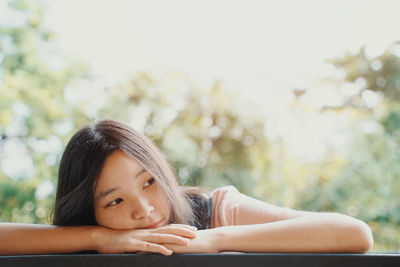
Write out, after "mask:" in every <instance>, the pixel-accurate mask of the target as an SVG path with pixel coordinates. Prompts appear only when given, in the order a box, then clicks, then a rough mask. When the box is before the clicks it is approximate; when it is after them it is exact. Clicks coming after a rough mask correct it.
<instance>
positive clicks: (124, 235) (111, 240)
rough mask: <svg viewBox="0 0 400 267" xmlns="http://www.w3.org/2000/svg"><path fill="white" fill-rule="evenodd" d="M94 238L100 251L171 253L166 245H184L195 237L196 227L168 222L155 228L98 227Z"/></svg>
mask: <svg viewBox="0 0 400 267" xmlns="http://www.w3.org/2000/svg"><path fill="white" fill-rule="evenodd" d="M98 230H99V231H95V234H94V236H93V237H94V240H95V244H96V250H97V251H98V252H100V253H124V252H153V253H160V254H164V255H171V254H172V250H170V249H168V248H167V247H166V245H177V246H181V247H185V246H187V245H188V244H189V241H190V239H192V238H195V237H196V230H197V229H196V228H195V227H192V226H189V225H184V224H170V225H166V226H163V227H160V228H156V229H136V230H113V229H108V228H103V227H101V228H98Z"/></svg>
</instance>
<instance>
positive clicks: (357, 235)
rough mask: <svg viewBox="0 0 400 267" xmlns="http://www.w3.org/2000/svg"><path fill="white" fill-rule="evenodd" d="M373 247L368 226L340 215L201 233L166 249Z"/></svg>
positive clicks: (356, 249)
mask: <svg viewBox="0 0 400 267" xmlns="http://www.w3.org/2000/svg"><path fill="white" fill-rule="evenodd" d="M372 244H373V238H372V234H371V230H370V229H369V227H368V226H367V225H366V224H365V223H363V222H361V221H359V220H356V219H354V218H351V217H348V216H345V215H342V214H337V213H313V214H311V215H306V216H301V217H297V218H292V219H287V220H283V221H275V222H270V223H262V224H251V225H232V226H222V227H217V228H213V229H209V230H203V231H198V232H197V237H196V238H195V239H193V240H190V243H189V246H185V247H183V246H179V245H166V246H167V247H168V248H170V249H172V250H173V251H174V252H176V253H217V252H223V251H241V252H293V253H296V252H300V253H302V252H309V253H310V252H315V253H321V252H326V253H365V252H366V251H368V250H369V249H370V248H371V247H372Z"/></svg>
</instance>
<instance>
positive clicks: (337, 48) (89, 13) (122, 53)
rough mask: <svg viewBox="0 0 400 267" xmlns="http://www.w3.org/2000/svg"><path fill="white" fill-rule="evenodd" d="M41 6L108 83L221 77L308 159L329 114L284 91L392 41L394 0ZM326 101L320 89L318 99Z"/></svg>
mask: <svg viewBox="0 0 400 267" xmlns="http://www.w3.org/2000/svg"><path fill="white" fill-rule="evenodd" d="M47 2H48V10H47V14H46V15H47V24H48V26H49V27H50V28H51V29H52V30H54V31H55V32H56V33H57V34H58V36H59V44H60V48H61V50H62V51H63V52H64V53H66V54H69V55H71V56H72V57H73V58H79V59H83V60H84V61H86V62H88V63H89V64H90V65H91V67H92V69H93V71H94V72H95V73H96V74H97V75H99V76H100V77H102V78H103V79H104V80H106V81H108V83H109V84H110V85H112V84H113V83H115V82H120V81H124V80H126V79H128V77H129V75H131V74H132V73H133V72H134V71H137V70H150V69H153V68H157V67H161V68H164V69H167V70H181V71H184V72H185V73H187V74H188V75H189V77H191V79H192V80H193V81H194V82H195V84H197V85H199V86H202V87H207V86H209V85H210V84H212V83H213V82H214V81H215V80H216V79H219V80H222V81H224V82H225V84H226V85H227V87H228V88H231V89H232V90H235V91H237V92H240V93H241V95H242V96H243V98H246V99H248V100H249V101H252V102H253V103H258V104H264V106H265V111H266V113H267V114H269V117H270V118H275V121H274V120H273V119H271V121H270V124H271V125H272V126H271V127H272V128H273V129H276V131H277V132H279V133H284V135H285V138H286V140H287V142H288V143H290V142H292V143H293V144H292V148H293V150H295V151H298V154H299V155H304V154H306V153H310V155H313V157H315V156H316V155H321V153H323V149H322V150H321V148H318V147H322V146H323V145H322V144H324V143H325V142H326V139H329V140H331V139H332V138H331V137H330V136H329V132H333V130H334V128H332V127H337V125H338V123H337V120H338V118H333V117H332V118H328V116H319V115H315V114H304V113H302V114H297V115H296V114H293V113H291V112H292V111H290V110H289V108H288V106H289V104H290V103H291V101H292V94H291V90H292V89H293V88H294V87H308V86H310V84H311V83H312V82H313V81H315V80H316V79H317V78H318V77H320V76H321V75H326V66H323V61H324V60H325V59H329V58H334V57H338V56H340V55H343V54H344V53H345V52H346V51H352V52H354V51H357V50H358V49H359V48H360V47H361V46H363V45H366V46H367V52H368V54H369V55H371V56H373V55H378V54H380V53H381V52H382V51H383V50H384V49H385V48H386V47H387V46H388V45H389V44H391V43H392V42H394V41H396V40H400V31H399V25H400V16H399V14H398V11H399V10H400V1H397V0H392V1H389V0H387V1H385V0H379V1H378V0H376V1H368V0H357V1H351V0H335V1H320V0H303V1H295V0H293V1H289V0H280V1H266V0H246V1H244V0H243V1H236V0H202V1H198V0H196V1H194V0H168V1H163V0H159V1H156V0H146V1H139V0H113V1H108V0H85V1H82V0H63V1H61V0H58V1H50V0H47ZM330 97H331V96H330V95H325V96H324V95H323V94H321V93H320V94H319V96H318V97H317V101H319V102H321V101H323V100H324V99H326V100H327V101H329V98H330ZM318 129H319V130H318ZM271 131H272V130H271ZM336 136H337V135H336ZM338 138H339V139H341V140H343V138H342V137H338ZM290 140H292V141H290ZM316 140H320V141H319V143H320V144H321V145H315V144H316V143H317V144H318V142H317V141H316ZM310 142H311V143H312V144H314V145H313V146H310V144H311V143H310ZM338 142H339V143H340V142H341V141H338ZM342 143H343V142H342ZM296 146H297V147H296ZM310 147H316V149H315V151H313V149H311V148H310ZM318 150H321V151H318ZM305 157H307V156H305Z"/></svg>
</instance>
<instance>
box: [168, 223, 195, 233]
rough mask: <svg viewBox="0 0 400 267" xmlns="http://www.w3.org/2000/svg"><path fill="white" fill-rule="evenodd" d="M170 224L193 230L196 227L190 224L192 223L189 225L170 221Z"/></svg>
mask: <svg viewBox="0 0 400 267" xmlns="http://www.w3.org/2000/svg"><path fill="white" fill-rule="evenodd" d="M170 225H172V226H178V227H184V228H188V229H192V230H194V231H196V230H197V227H196V226H192V225H189V224H178V223H172V224H170Z"/></svg>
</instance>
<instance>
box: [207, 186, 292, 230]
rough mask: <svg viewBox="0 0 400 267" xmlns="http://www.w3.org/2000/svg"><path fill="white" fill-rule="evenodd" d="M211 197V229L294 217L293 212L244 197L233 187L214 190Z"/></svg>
mask: <svg viewBox="0 0 400 267" xmlns="http://www.w3.org/2000/svg"><path fill="white" fill-rule="evenodd" d="M211 197H212V213H211V228H215V227H220V226H226V225H243V224H257V223H267V222H273V221H279V220H285V219H288V218H291V217H295V214H294V212H295V211H294V210H292V209H289V208H281V207H277V206H274V205H271V204H269V203H266V202H263V201H261V200H257V199H255V198H252V197H249V196H246V195H244V194H241V193H240V192H239V191H238V190H237V189H236V188H235V187H233V186H224V187H221V188H218V189H215V190H214V191H212V192H211Z"/></svg>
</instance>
